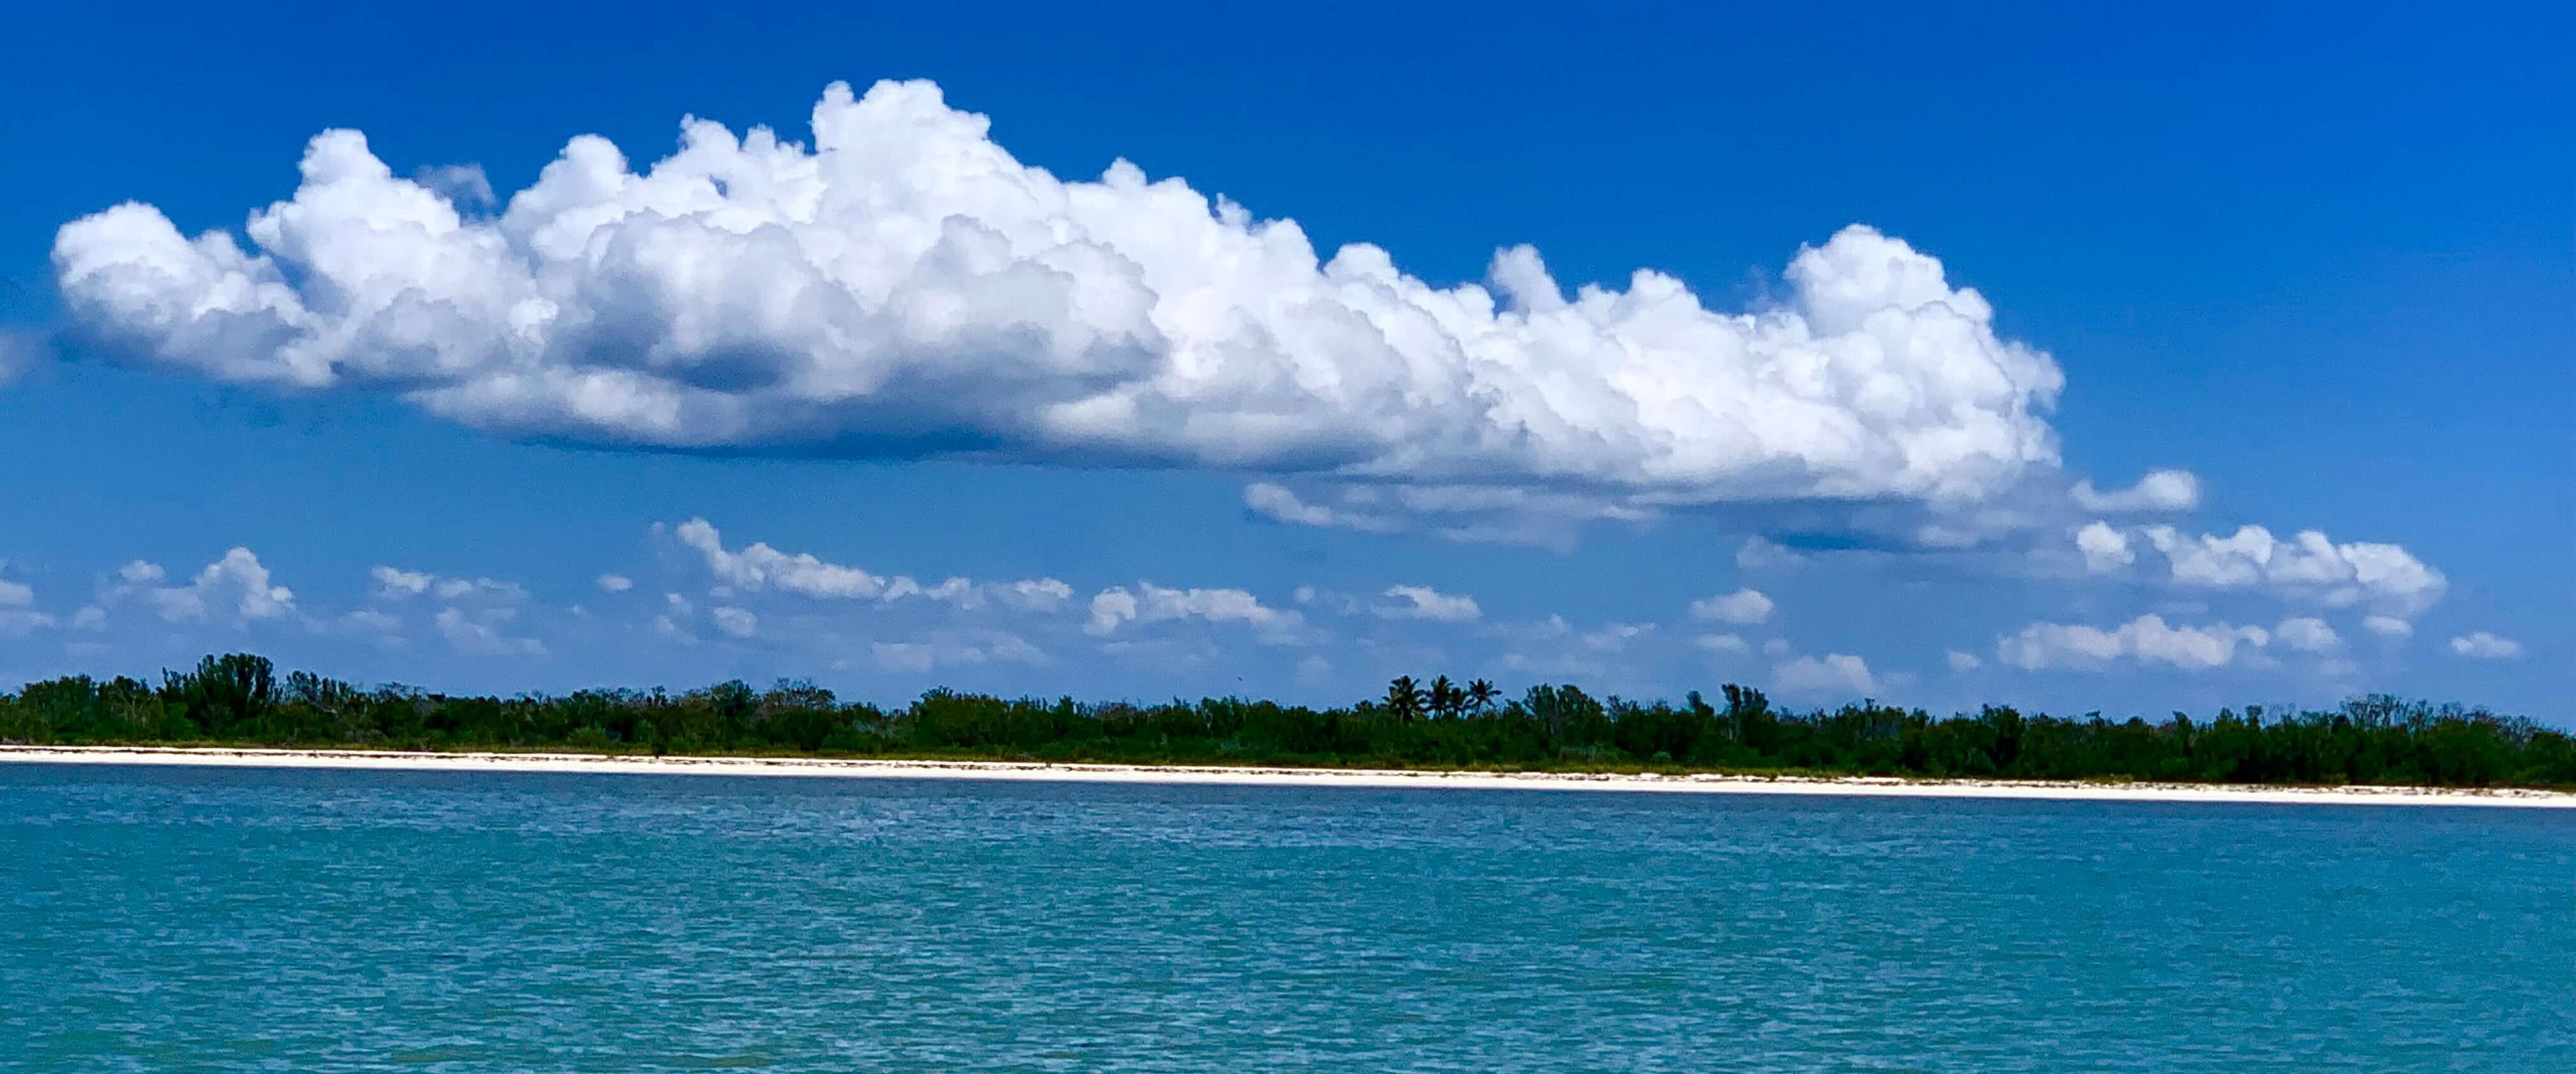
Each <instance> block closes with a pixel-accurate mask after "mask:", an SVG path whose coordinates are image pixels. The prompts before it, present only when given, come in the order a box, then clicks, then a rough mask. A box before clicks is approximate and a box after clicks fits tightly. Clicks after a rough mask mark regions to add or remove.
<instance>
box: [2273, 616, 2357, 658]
mask: <svg viewBox="0 0 2576 1074" xmlns="http://www.w3.org/2000/svg"><path fill="white" fill-rule="evenodd" d="M2272 637H2273V638H2274V639H2276V640H2278V641H2279V642H2280V643H2281V644H2283V645H2287V646H2289V647H2290V648H2292V649H2296V650H2298V651H2300V652H2303V653H2322V652H2329V651H2332V650H2333V649H2334V648H2335V647H2336V646H2339V645H2342V644H2343V638H2342V636H2340V635H2338V634H2336V633H2335V631H2334V628H2333V627H2330V626H2327V625H2326V621H2325V620H2323V619H2318V618H2316V617H2314V616H2300V617H2297V618H2292V619H2284V620H2281V623H2280V625H2279V626H2276V627H2273V628H2272Z"/></svg>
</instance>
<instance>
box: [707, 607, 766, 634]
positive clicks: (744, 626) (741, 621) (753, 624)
mask: <svg viewBox="0 0 2576 1074" xmlns="http://www.w3.org/2000/svg"><path fill="white" fill-rule="evenodd" d="M707 618H708V619H711V620H713V621H714V622H715V624H716V629H718V630H721V631H724V632H725V633H727V634H731V635H733V636H734V637H737V638H748V637H750V636H751V635H752V633H753V632H754V631H757V630H759V629H760V617H759V616H757V615H753V614H752V613H751V611H750V609H747V608H735V607H731V606H722V607H715V608H709V609H707Z"/></svg>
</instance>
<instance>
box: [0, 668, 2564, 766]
mask: <svg viewBox="0 0 2576 1074" xmlns="http://www.w3.org/2000/svg"><path fill="white" fill-rule="evenodd" d="M0 742H7V743H13V744H64V745H78V744H147V743H162V744H188V743H192V744H218V743H220V744H229V745H257V746H300V747H362V748H378V749H408V750H464V749H500V750H579V751H600V752H649V753H655V754H660V753H702V754H814V755H834V756H854V757H912V758H925V757H928V758H979V759H1001V760H1042V761H1116V762H1131V763H1165V764H1218V765H1222V764H1260V765H1281V766H1311V767H1383V768H1508V769H1555V770H1597V771H1609V770H1636V769H1659V770H1720V771H1750V772H1807V773H1843V774H1857V775H1884V776H1924V777H1960V776H1974V777H1998V778H2025V779H2079V780H2082V779H2093V780H2098V779H2135V780H2155V781H2189V782H2209V783H2295V784H2346V783H2379V784H2421V785H2440V786H2471V787H2486V786H2535V787H2576V741H2571V739H2570V737H2569V736H2568V735H2567V734H2566V733H2564V732H2560V731H2556V730H2552V729H2548V728H2544V727H2541V726H2538V725H2536V724H2534V723H2532V722H2531V721H2529V720H2526V719H2522V718H2519V717H2509V716H2499V715H2497V714H2495V713H2492V712H2488V711H2486V710H2484V709H2475V708H2463V707H2461V706H2458V705H2434V704H2430V703H2426V702H2421V701H2408V700H2403V699H2399V698H2394V697H2388V696H2384V695H2372V696H2365V697H2356V698H2353V699H2351V700H2349V701H2346V702H2344V703H2343V704H2342V705H2341V706H2339V707H2336V708H2333V709H2327V710H2319V711H2300V712H2270V711H2266V710H2265V709H2264V708H2263V707H2262V706H2257V705H2248V706H2246V707H2245V708H2244V709H2243V710H2242V711H2238V710H2234V709H2221V710H2219V711H2218V712H2217V713H2216V714H2215V715H2214V716H2210V717H2207V718H2205V719H2195V718H2193V717H2191V716H2189V715H2186V714H2184V713H2180V712H2177V713H2174V714H2172V715H2171V716H2169V717H2167V718H2165V719H2163V720H2159V721H2150V720H2146V719H2143V718H2130V719H2125V720H2112V719H2105V718H2104V717H2102V716H2101V715H2100V714H2099V713H2091V714H2086V715H2084V716H2080V717H2071V718H2070V717H2056V716H2049V715H2044V714H2024V713H2022V712H2019V711H2016V710H2014V709H2011V708H2005V707H1995V706H1989V707H1986V708H1984V709H1982V710H1980V711H1977V712H1974V713H1957V714H1953V715H1949V716H1941V717H1935V716H1933V715H1931V714H1929V713H1927V712H1924V711H1923V710H1921V709H1911V710H1909V709H1900V708H1894V707H1890V706H1885V705H1879V704H1876V703H1867V702H1865V703H1861V704H1852V705H1844V706H1842V707H1839V708H1831V709H1817V710H1812V711H1797V710H1793V709H1787V708H1781V707H1776V706H1774V705H1773V704H1772V703H1771V700H1770V699H1769V698H1767V697H1765V696H1764V695H1763V694H1762V692H1761V691H1759V690H1753V689H1747V688H1744V687H1740V686H1735V685H1731V684H1730V685H1727V686H1725V687H1723V688H1721V690H1720V691H1719V697H1718V699H1717V700H1716V701H1714V702H1712V701H1711V700H1709V699H1707V698H1704V697H1703V696H1702V695H1701V694H1700V693H1698V692H1697V691H1693V692H1692V693H1690V694H1689V695H1688V696H1687V697H1686V698H1685V699H1684V700H1683V702H1682V703H1680V704H1671V703H1668V702H1664V701H1656V702H1652V703H1640V702H1636V701H1631V700H1626V699H1622V698H1619V697H1615V696H1613V697H1606V698H1595V697H1593V696H1592V695H1590V694H1587V693H1585V692H1584V691H1583V690H1581V689H1579V688H1577V687H1574V686H1562V685H1538V686H1532V687H1530V688H1528V689H1527V690H1526V691H1524V692H1523V693H1522V694H1521V695H1520V696H1519V697H1517V698H1506V697H1505V696H1504V695H1503V693H1502V692H1501V691H1500V690H1498V689H1496V688H1495V687H1494V685H1493V684H1492V683H1490V682H1486V681H1484V680H1481V679H1479V680H1474V681H1470V682H1467V683H1463V684H1459V683H1452V682H1451V681H1450V680H1449V679H1448V678H1447V677H1445V676H1443V677H1440V678H1436V679H1434V680H1432V681H1431V682H1429V683H1422V682H1418V681H1416V680H1415V679H1413V678H1411V677H1404V678H1398V679H1396V680H1395V681H1394V682H1392V683H1390V684H1389V685H1388V687H1387V691H1386V693H1385V694H1384V695H1383V696H1381V697H1376V698H1371V699H1369V700H1365V701H1361V702H1358V703H1356V704H1352V705H1348V706H1343V707H1337V708H1309V707H1305V706H1298V705H1282V704H1278V703H1276V702H1271V701H1261V700H1250V699H1244V698H1231V697H1229V698H1206V699H1202V700H1199V701H1195V702H1193V701H1183V700H1174V701H1171V702H1168V703H1163V704H1132V703H1126V702H1110V703H1102V704H1086V703H1081V702H1076V701H1074V700H1073V699H1071V698H1060V699H1055V700H1046V699H1041V698H1033V697H1022V698H1003V697H990V696H984V695H977V694H963V693H955V692H952V691H948V690H933V691H931V692H929V693H926V694H923V695H922V696H921V697H920V698H919V699H918V700H915V701H913V702H912V703H910V704H908V705H905V706H902V707H899V708H887V707H883V706H879V705H874V704H870V703H867V702H844V701H842V700H840V699H839V698H837V697H835V696H834V695H833V693H832V691H830V690H827V689H824V688H821V687H819V686H816V685H814V684H813V683H810V682H803V681H795V680H782V681H780V682H778V683H776V684H774V685H772V686H770V687H769V688H768V689H756V688H754V687H752V686H750V685H748V684H746V683H742V682H738V681H737V682H724V683H718V684H716V685H714V686H709V687H706V688H704V689H698V690H690V691H686V692H682V693H672V692H669V691H666V690H662V689H653V690H582V691H577V692H574V693H570V694H564V695H560V696H554V695H544V694H522V695H519V696H516V697H488V696H454V695H447V694H437V693H430V692H427V691H423V690H419V689H415V688H411V687H407V686H402V685H399V684H394V685H385V686H380V687H376V688H373V689H364V688H360V687H358V686H354V685H351V684H348V683H344V682H339V681H336V680H332V679H327V678H323V677H320V676H316V675H312V674H309V673H305V672H296V673H293V674H289V675H285V676H283V677H280V676H279V675H278V674H277V672H276V668H275V666H274V665H273V664H271V663H270V662H269V661H268V660H267V659H265V658H263V657H258V656H252V655H247V654H233V655H229V656H209V657H207V658H205V660H204V661H202V662H200V663H199V664H198V665H197V666H196V667H195V668H194V669H192V670H188V671H172V672H164V673H163V674H162V676H161V681H160V682H159V683H157V684H155V683H149V682H144V681H141V680H137V679H132V678H125V677H118V678H114V679H107V680H98V679H92V678H90V677H87V676H75V677H71V678H63V679H52V680H48V681H43V682H35V683H30V684H28V685H27V686H26V687H25V688H24V689H21V690H19V691H18V692H17V693H14V694H0Z"/></svg>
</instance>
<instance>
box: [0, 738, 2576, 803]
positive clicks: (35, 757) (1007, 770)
mask: <svg viewBox="0 0 2576 1074" xmlns="http://www.w3.org/2000/svg"><path fill="white" fill-rule="evenodd" d="M0 763H17V764H118V765H197V766H229V767H251V768H329V769H378V770H401V771H438V772H593V773H602V774H627V775H635V774H644V775H697V776H803V777H809V778H827V779H829V778H838V779H981V780H1017V781H1037V782H1066V783H1158V784H1213V785H1226V786H1298V787H1393V788H1423V789H1443V790H1451V789H1454V790H1514V791H1632V792H1635V791H1644V792H1656V793H1671V794H1796V795H1846V796H1857V797H1917V798H2038V799H2061V800H2071V801H2084V800H2090V801H2106V802H2109V801H2124V802H2268V803H2278V804H2297V805H2424V806H2509V807H2519V808H2538V809H2570V808H2576V794H2570V793H2566V792H2562V791H2537V790H2519V789H2494V790H2466V789H2450V788H2427V787H2368V786H2353V787H2274V786H2231V787H2219V786H2207V785H2200V784H2175V783H2067V782H2045V781H2024V780H1972V779H1952V780H1906V779H1893V778H1868V777H1857V776H1855V777H1846V778H1794V777H1780V778H1773V777H1762V776H1725V775H1688V776H1660V775H1652V774H1639V775H1618V774H1584V773H1565V772H1421V771H1401V770H1389V769H1304V768H1219V767H1195V766H1179V765H1169V766H1167V765H1120V764H1043V763H1022V762H1008V761H881V760H842V759H823V758H807V757H774V758H756V757H605V756H599V755H595V754H577V753H407V752H391V751H370V750H275V749H225V748H172V747H152V746H78V747H74V746H7V747H0Z"/></svg>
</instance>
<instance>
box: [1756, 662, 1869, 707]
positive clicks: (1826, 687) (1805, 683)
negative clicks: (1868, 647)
mask: <svg viewBox="0 0 2576 1074" xmlns="http://www.w3.org/2000/svg"><path fill="white" fill-rule="evenodd" d="M1771 685H1772V687H1773V688H1774V689H1776V690H1778V691H1779V692H1781V693H1783V694H1802V695H1810V696H1812V695H1822V694H1843V695H1858V696H1862V697H1867V696H1872V695H1875V694H1876V693H1877V692H1878V679H1877V677H1876V676H1873V675H1871V674H1870V671H1869V663H1868V662H1867V661H1864V660H1862V659H1861V658H1859V657H1857V656H1852V655H1849V654H1847V653H1827V654H1825V655H1824V656H1823V657H1821V658H1819V657H1813V656H1802V657H1799V658H1797V659H1795V660H1791V661H1788V662H1787V663H1783V664H1780V665H1778V666H1776V667H1774V668H1772V669H1771Z"/></svg>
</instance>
